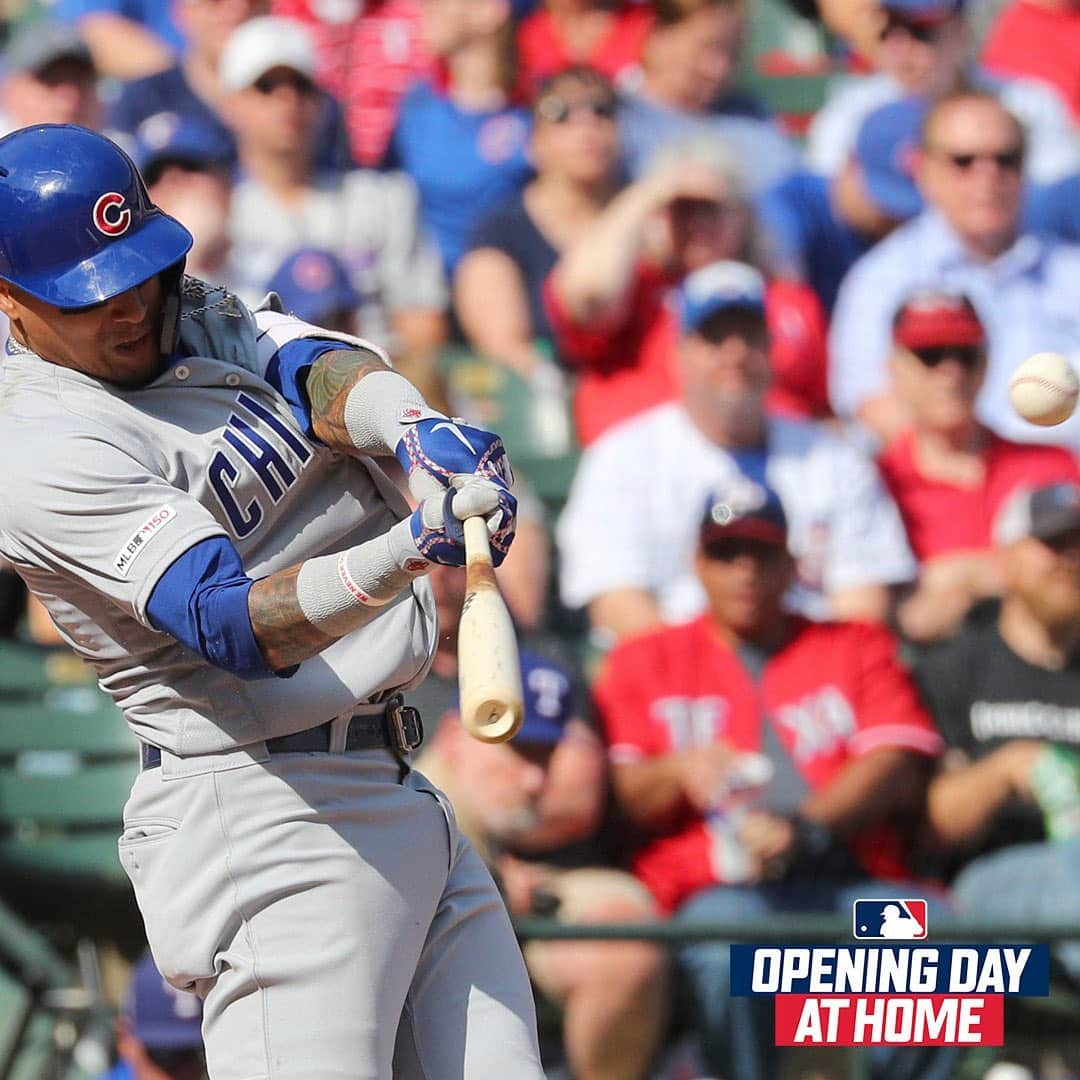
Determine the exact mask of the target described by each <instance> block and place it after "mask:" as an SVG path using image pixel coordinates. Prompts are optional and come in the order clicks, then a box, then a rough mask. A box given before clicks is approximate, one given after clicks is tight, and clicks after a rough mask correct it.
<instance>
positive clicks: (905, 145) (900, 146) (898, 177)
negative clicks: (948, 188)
mask: <svg viewBox="0 0 1080 1080" xmlns="http://www.w3.org/2000/svg"><path fill="white" fill-rule="evenodd" d="M928 107H929V106H928V105H927V103H926V102H925V101H924V100H923V99H922V98H906V99H905V100H903V101H893V102H890V103H889V104H888V105H882V106H881V108H879V109H875V110H874V111H873V112H872V113H870V115H869V116H868V117H867V118H866V119H865V120H864V121H863V123H862V127H860V128H859V133H858V135H857V136H856V138H855V160H856V161H857V162H858V164H859V168H860V169H861V171H862V176H863V182H864V183H865V185H866V193H867V194H868V195H869V196H870V198H871V199H872V200H873V201H874V203H875V204H876V205H877V207H878V209H879V210H881V211H882V212H883V213H885V214H888V215H889V217H892V218H896V220H897V221H906V220H907V219H908V218H912V217H914V216H915V215H916V214H918V213H920V212H921V211H922V208H923V197H922V195H921V194H920V193H919V189H918V188H917V187H916V186H915V176H914V169H915V155H916V153H917V152H918V148H919V136H920V134H921V132H922V125H923V119H924V118H925V116H926V111H927V108H928Z"/></svg>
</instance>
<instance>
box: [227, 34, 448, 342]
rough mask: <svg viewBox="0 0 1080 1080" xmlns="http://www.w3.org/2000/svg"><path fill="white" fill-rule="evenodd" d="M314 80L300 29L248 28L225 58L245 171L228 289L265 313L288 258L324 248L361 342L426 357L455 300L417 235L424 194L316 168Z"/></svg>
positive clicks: (234, 215) (387, 177) (400, 184)
mask: <svg viewBox="0 0 1080 1080" xmlns="http://www.w3.org/2000/svg"><path fill="white" fill-rule="evenodd" d="M315 70H316V48H315V41H314V38H313V36H312V34H311V33H310V31H309V30H308V29H307V27H305V26H304V25H303V24H302V23H300V22H297V21H295V20H291V19H282V18H277V17H273V16H267V17H264V18H258V19H251V20H249V21H248V22H245V23H243V24H242V25H241V26H240V27H239V28H238V29H236V30H234V31H233V33H232V34H231V35H230V37H229V39H228V41H227V42H226V44H225V48H224V50H223V51H222V55H221V68H220V76H221V82H222V85H223V86H224V88H225V90H226V92H227V98H226V103H225V111H226V115H227V118H228V120H229V123H230V125H231V126H232V129H233V132H234V134H235V136H236V141H237V146H238V149H239V156H240V167H241V176H240V179H239V181H238V183H237V185H236V189H235V191H234V192H233V201H232V209H231V211H230V229H229V231H230V240H231V246H232V257H231V260H230V264H229V269H228V272H227V275H226V280H227V281H228V282H229V284H230V286H231V287H232V288H234V289H235V290H236V291H237V294H238V295H239V296H240V298H241V299H243V300H245V301H246V302H249V303H252V304H254V303H257V302H258V301H259V299H261V298H262V296H263V295H264V294H265V292H266V283H267V282H268V281H269V280H270V278H271V277H272V276H273V274H274V273H275V271H276V270H277V269H278V267H279V266H280V265H281V264H282V263H283V262H284V261H285V259H286V258H288V257H289V256H290V255H292V254H293V253H294V252H296V251H297V250H299V249H301V248H309V247H317V248H321V249H323V250H326V251H329V252H331V253H332V254H334V255H336V256H337V257H338V258H339V259H341V261H342V262H343V263H344V264H345V267H346V268H347V270H348V271H349V274H350V278H351V282H352V285H353V287H354V288H355V289H356V291H357V294H358V296H359V298H360V300H359V303H358V305H357V307H356V318H357V326H358V332H359V333H361V334H363V335H364V336H365V337H366V338H367V339H368V340H370V341H374V342H375V343H376V344H378V345H381V346H382V347H383V348H385V349H387V351H389V352H391V353H392V354H393V355H394V356H395V358H399V359H400V358H403V357H406V356H412V355H424V354H427V353H428V352H429V351H431V350H432V349H434V348H436V347H437V346H438V345H440V344H441V343H442V341H443V339H444V337H445V333H446V323H445V319H444V317H443V314H442V312H443V310H444V308H445V307H446V304H447V301H448V296H447V290H446V283H445V281H444V278H443V271H442V264H441V261H440V259H439V255H438V252H437V251H436V250H435V248H434V246H433V245H432V244H429V243H428V242H427V240H426V237H425V236H424V234H423V232H422V231H421V228H420V223H419V217H418V210H417V196H416V189H415V187H414V186H413V184H412V181H411V180H410V179H409V178H408V177H407V176H405V175H404V174H402V173H379V172H375V171H374V170H371V169H352V170H350V171H348V172H344V173H333V172H328V171H326V170H324V169H321V168H320V167H319V162H318V159H317V156H316V144H315V135H316V133H317V120H318V116H319V109H320V104H319V103H320V100H321V99H320V92H319V90H318V89H317V87H316V85H315V81H314V79H315Z"/></svg>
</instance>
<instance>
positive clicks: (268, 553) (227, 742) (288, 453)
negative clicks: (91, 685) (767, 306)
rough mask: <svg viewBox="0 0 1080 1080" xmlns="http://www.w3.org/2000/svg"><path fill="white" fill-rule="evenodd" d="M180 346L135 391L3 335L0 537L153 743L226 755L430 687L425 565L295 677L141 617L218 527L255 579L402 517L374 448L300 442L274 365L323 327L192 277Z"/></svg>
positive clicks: (432, 634)
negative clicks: (190, 640) (185, 556)
mask: <svg viewBox="0 0 1080 1080" xmlns="http://www.w3.org/2000/svg"><path fill="white" fill-rule="evenodd" d="M180 326H181V342H182V344H183V346H184V349H183V352H185V353H187V354H189V355H187V356H186V357H185V358H184V359H183V360H182V361H180V362H178V363H175V364H173V365H172V366H171V367H169V368H168V370H166V371H165V372H164V373H163V374H161V375H160V376H159V377H158V378H157V379H156V380H155V381H154V382H152V383H151V384H150V385H148V386H144V387H141V388H139V389H137V390H131V391H128V390H123V389H120V388H117V387H114V386H111V385H109V384H106V383H103V382H101V381H99V380H97V379H95V378H92V377H90V376H88V375H84V374H83V373H81V372H78V371H73V370H69V369H67V368H63V367H59V366H57V365H54V364H51V363H47V362H45V361H43V360H42V359H41V358H40V357H38V356H36V355H35V354H34V353H32V352H30V351H28V350H26V349H24V348H22V347H20V346H18V345H17V344H16V343H15V342H14V339H11V341H10V342H9V345H8V350H7V352H8V355H7V356H6V358H5V361H4V364H3V380H2V382H0V454H2V456H3V460H4V462H5V469H6V473H7V477H6V482H5V484H4V487H3V490H2V492H0V551H2V553H3V554H4V555H5V556H6V557H7V558H8V559H10V560H11V562H12V563H13V564H14V565H15V567H16V569H17V570H18V571H19V573H20V574H21V575H22V576H23V578H24V579H25V580H26V582H27V585H28V586H29V587H30V589H31V590H32V591H33V592H34V593H35V594H36V595H38V596H39V597H40V598H41V600H42V601H43V602H44V604H45V606H46V607H47V608H48V610H49V613H50V614H51V615H52V617H53V619H54V621H55V622H56V624H57V626H58V628H59V629H60V632H61V633H62V634H63V636H64V637H65V639H66V640H67V641H69V642H70V643H71V645H72V646H73V647H74V648H75V649H76V651H77V652H79V653H80V654H81V655H82V656H83V657H84V658H85V659H87V660H88V661H89V662H90V663H91V664H93V665H94V667H95V668H96V669H97V672H98V674H99V678H100V681H101V685H102V687H103V688H104V689H105V690H106V691H107V692H108V693H109V694H110V695H112V697H113V698H114V700H115V701H116V703H117V704H118V705H119V706H120V707H121V708H122V709H123V711H124V714H125V716H126V717H127V719H128V722H129V723H130V725H131V726H132V728H133V729H134V730H135V732H136V734H138V735H139V736H140V737H141V738H142V739H144V740H145V741H147V742H150V743H153V744H155V745H157V746H160V747H162V748H163V749H166V750H169V751H172V752H173V753H175V754H177V755H180V756H187V755H194V754H204V753H214V752H217V751H224V750H229V749H232V748H235V747H237V746H242V745H247V744H250V743H253V742H258V741H259V740H262V739H265V738H267V737H270V736H275V735H284V734H289V733H291V732H293V731H297V730H302V729H305V728H308V727H311V726H312V724H313V723H317V722H319V721H325V720H330V719H332V718H333V717H335V716H338V715H340V714H342V713H344V712H346V711H348V710H349V709H350V708H351V707H352V706H354V705H355V704H356V703H358V702H362V701H370V700H378V698H379V697H380V695H385V694H386V693H388V692H390V691H392V690H395V689H400V688H407V687H408V686H410V685H412V684H414V683H415V682H417V681H419V679H421V678H422V677H423V675H424V674H425V673H426V671H427V667H428V664H429V662H430V655H431V653H432V651H433V649H434V643H435V638H436V623H435V614H434V603H433V602H432V599H431V593H430V586H429V585H428V584H427V582H426V580H425V579H419V580H417V581H416V582H415V583H414V584H413V587H412V589H411V590H408V591H406V592H404V593H402V594H401V595H400V596H399V597H398V598H397V599H396V600H395V601H394V602H393V603H391V604H389V605H388V606H387V607H386V608H385V609H384V610H383V611H382V612H380V613H379V614H378V616H377V617H376V618H375V619H373V620H372V621H371V622H369V623H368V624H366V625H365V626H364V627H363V628H361V629H359V630H357V631H355V632H354V633H352V634H349V635H348V636H346V637H345V638H342V639H341V640H340V641H338V642H336V643H335V644H334V645H332V646H330V647H329V648H328V649H326V650H325V651H324V652H323V653H321V654H320V655H319V656H317V657H314V658H312V659H310V660H308V661H306V662H305V663H303V664H302V665H301V666H300V669H299V671H298V672H297V673H296V674H295V675H294V676H292V677H291V678H288V679H265V680H258V681H245V680H242V679H239V678H237V677H236V676H234V675H231V674H230V673H228V672H226V671H223V670H220V669H218V668H216V667H214V666H212V665H211V664H209V663H208V662H207V661H206V660H204V659H203V658H202V657H201V656H198V655H196V654H195V653H193V652H191V651H190V650H189V649H187V648H185V647H184V646H183V645H181V644H179V643H178V642H177V641H176V640H175V639H174V638H172V637H171V636H170V635H167V634H163V633H160V632H158V631H156V630H155V629H154V628H153V627H152V626H151V625H150V623H149V620H148V617H147V612H146V605H147V601H148V600H149V597H150V595H151V593H152V591H153V589H154V586H155V584H156V583H157V581H158V579H159V578H160V577H161V575H162V574H163V573H164V572H165V571H166V570H167V569H168V568H169V566H170V565H171V564H172V563H173V562H174V561H175V560H176V558H177V557H178V556H179V555H181V554H182V553H183V552H184V551H186V550H187V549H188V548H189V547H191V546H192V545H193V544H196V543H198V542H199V541H201V540H205V539H206V538H208V537H213V536H225V537H227V538H228V539H229V540H231V541H232V543H233V544H234V545H235V547H236V549H237V551H238V552H239V554H240V557H241V559H242V561H243V565H244V568H245V570H246V572H247V573H248V574H249V575H250V576H252V577H256V578H258V577H263V576H265V575H267V574H271V573H273V572H274V571H276V570H280V569H283V568H284V567H288V566H291V565H293V564H294V563H297V562H300V561H301V560H303V559H307V558H310V557H311V556H314V555H319V554H323V553H326V552H330V551H340V550H341V549H342V548H345V547H348V546H351V545H354V544H359V543H362V542H363V541H364V540H367V539H370V538H371V537H373V536H376V535H378V534H380V533H383V532H385V531H386V530H387V529H388V528H389V527H390V526H391V525H392V524H393V523H394V522H395V521H397V520H400V519H401V518H402V517H404V516H406V515H407V514H408V507H407V504H406V503H405V500H404V499H403V498H402V496H401V495H400V493H399V492H398V491H397V489H396V488H395V487H394V485H393V484H392V483H391V482H390V480H389V479H388V478H387V477H386V476H385V475H384V474H383V473H382V472H381V471H380V470H379V469H378V467H377V466H376V465H375V464H374V463H373V462H371V461H369V460H367V459H363V460H358V459H356V458H354V457H350V456H347V455H345V454H341V453H336V452H333V451H330V450H328V449H327V448H326V447H324V446H321V445H319V444H317V443H316V442H315V441H313V440H311V439H309V438H308V437H306V436H305V434H304V432H303V430H302V429H301V427H300V424H299V421H298V420H297V418H296V417H294V416H293V414H292V411H291V409H290V406H289V404H288V402H287V401H286V400H285V399H284V398H283V397H282V396H281V395H280V394H279V393H278V392H277V391H276V390H274V389H273V387H272V386H271V385H270V383H269V382H268V381H267V379H266V378H265V377H264V375H265V373H266V371H267V369H268V367H269V366H270V365H272V364H274V363H275V359H276V355H277V352H278V349H279V348H280V347H281V346H282V345H283V344H284V343H285V342H287V341H289V340H291V339H293V338H297V337H304V336H309V337H310V336H318V337H331V338H339V339H340V340H342V341H343V342H345V343H347V344H353V345H363V344H364V343H363V342H361V341H360V340H359V339H353V338H347V337H345V336H343V335H334V334H328V333H327V332H326V331H323V330H318V329H316V328H315V327H312V326H309V325H307V324H305V323H302V322H300V321H299V320H297V319H294V318H292V317H291V316H287V315H283V314H281V313H279V312H275V311H272V310H269V309H267V310H260V311H257V312H255V313H254V315H252V313H250V312H249V311H248V310H247V309H246V308H245V307H244V306H243V305H242V304H240V303H239V302H238V301H237V300H236V299H235V298H233V297H231V296H229V294H227V293H225V292H223V291H222V290H212V291H209V292H208V291H207V290H206V288H205V287H203V286H202V285H201V283H197V282H194V281H192V280H191V279H189V280H188V282H187V283H186V285H185V297H184V304H183V314H182V317H181V321H180Z"/></svg>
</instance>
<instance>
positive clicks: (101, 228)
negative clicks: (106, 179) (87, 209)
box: [94, 191, 131, 236]
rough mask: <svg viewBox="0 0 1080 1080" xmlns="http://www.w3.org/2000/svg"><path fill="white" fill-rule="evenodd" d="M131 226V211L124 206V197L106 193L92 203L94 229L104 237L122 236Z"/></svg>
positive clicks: (109, 192)
mask: <svg viewBox="0 0 1080 1080" xmlns="http://www.w3.org/2000/svg"><path fill="white" fill-rule="evenodd" d="M130 225H131V211H130V210H129V209H128V208H127V207H126V206H124V196H123V195H121V194H120V192H118V191H107V192H105V194H104V195H102V196H101V197H100V198H99V199H98V201H97V202H96V203H94V228H95V229H97V231H98V232H100V233H104V234H105V235H106V236H123V235H124V233H126V232H127V231H128V227H129V226H130Z"/></svg>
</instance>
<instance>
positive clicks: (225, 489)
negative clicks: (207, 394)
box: [209, 393, 312, 540]
mask: <svg viewBox="0 0 1080 1080" xmlns="http://www.w3.org/2000/svg"><path fill="white" fill-rule="evenodd" d="M236 405H237V408H236V409H235V410H234V411H233V412H232V414H231V415H230V416H229V420H228V423H227V424H226V425H225V429H224V431H223V432H222V436H221V437H222V439H224V441H225V442H226V443H228V445H229V449H228V450H219V451H218V452H217V453H216V454H215V455H214V457H213V460H212V461H211V462H210V467H209V478H210V486H211V488H212V489H213V491H214V494H215V495H216V496H217V500H218V502H219V503H220V505H221V509H222V510H223V511H224V512H225V516H226V518H227V519H228V521H229V525H230V527H231V529H232V532H233V535H234V536H236V538H237V539H238V540H242V539H243V538H244V537H245V536H250V535H251V534H252V533H253V532H254V531H255V530H256V529H257V528H258V527H259V525H260V524H261V523H262V521H263V519H264V518H265V517H266V513H267V511H268V509H269V507H270V506H272V505H276V504H277V503H279V502H281V500H282V499H283V498H284V497H285V493H286V492H287V491H288V490H289V488H291V487H292V486H293V484H295V483H296V478H297V476H298V475H299V473H300V472H301V470H302V469H303V467H304V466H305V465H306V464H307V462H308V461H309V460H310V459H311V455H312V450H311V447H310V445H309V444H308V443H307V442H306V441H305V440H304V438H303V436H302V435H300V433H299V432H297V431H295V430H294V429H293V428H291V427H289V425H288V424H287V423H286V422H285V421H284V420H282V418H281V417H280V416H278V415H277V413H274V412H272V411H271V410H270V409H268V408H267V407H266V406H265V405H262V404H261V403H260V402H258V401H256V400H255V399H254V398H253V397H251V396H250V395H249V394H246V393H241V394H239V395H238V396H237V398H236Z"/></svg>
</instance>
